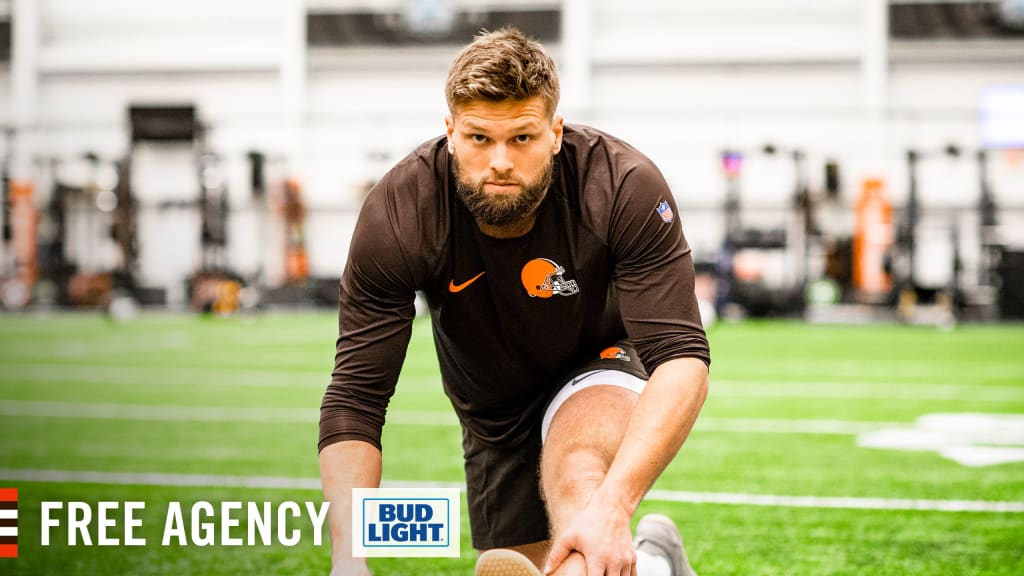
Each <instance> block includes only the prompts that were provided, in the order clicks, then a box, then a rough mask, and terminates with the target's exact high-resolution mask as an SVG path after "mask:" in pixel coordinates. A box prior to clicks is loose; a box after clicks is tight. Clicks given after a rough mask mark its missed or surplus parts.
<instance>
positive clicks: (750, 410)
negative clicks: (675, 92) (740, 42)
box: [0, 313, 1024, 576]
mask: <svg viewBox="0 0 1024 576" xmlns="http://www.w3.org/2000/svg"><path fill="white" fill-rule="evenodd" d="M334 337H335V316H334V314H333V313H322V314H312V313H310V314H288V315H285V314H275V315H266V316H254V317H236V318H226V319H225V318H197V317H194V316H189V315H181V316H174V315H144V316H142V317H140V318H137V319H135V320H133V321H131V322H128V323H122V324H116V323H113V322H110V321H108V320H106V319H104V318H103V317H100V316H94V315H53V316H0V423H2V424H0V488H2V487H16V488H18V490H19V523H18V528H19V557H18V558H16V559H0V574H326V573H327V572H328V567H329V552H328V548H327V547H326V546H323V547H315V546H314V545H313V544H312V542H311V537H309V536H308V535H307V537H306V538H304V539H303V541H302V543H301V544H300V545H298V546H296V547H292V548H288V547H284V546H280V545H275V546H267V547H263V546H256V547H226V546H211V547H198V546H185V547H182V546H174V545H172V546H166V547H165V546H162V545H161V544H160V534H161V531H162V528H163V526H162V522H163V510H164V509H165V508H166V506H167V503H168V502H172V501H180V502H185V503H191V502H194V501H200V500H204V501H209V502H213V503H217V502H220V501H224V500H231V501H257V502H262V501H271V502H280V501H286V500H295V501H306V500H309V501H316V500H318V499H319V493H318V491H317V489H316V486H317V483H318V482H317V480H316V478H317V476H318V472H317V464H316V438H317V416H318V408H319V402H320V397H321V395H322V393H323V389H324V386H325V385H326V383H327V381H328V378H329V373H330V369H331V366H332V362H333V347H334ZM710 338H711V344H712V356H713V359H714V364H713V369H712V383H711V393H710V396H709V398H708V401H707V404H706V405H705V408H704V411H703V412H702V414H701V418H700V420H699V421H698V424H697V427H696V429H695V431H694V432H693V434H692V436H691V437H690V440H689V441H688V442H687V444H686V446H685V447H684V448H683V450H682V452H681V453H680V454H679V456H678V457H677V459H676V460H675V462H674V463H673V464H672V465H671V466H670V468H669V469H668V471H667V472H666V473H665V475H664V476H663V477H662V479H661V480H660V481H659V482H658V483H657V485H656V486H655V488H654V491H653V492H652V494H651V497H650V498H649V499H648V501H646V502H645V503H644V505H643V507H642V509H641V512H646V511H655V510H657V511H661V512H664V513H667V514H669V515H670V516H672V517H673V518H674V519H675V520H676V521H677V523H678V525H679V526H680V529H681V531H682V533H683V535H684V538H686V541H687V548H688V551H689V554H690V558H691V561H692V562H693V564H694V566H695V568H696V569H697V570H698V572H700V573H701V574H702V575H703V576H709V575H726V574H737V575H755V574H763V575H779V574H792V575H814V576H817V575H826V574H850V575H854V574H856V575H860V574H908V575H922V574H942V575H951V574H958V575H959V574H987V575H995V574H1002V575H1007V576H1010V575H1018V576H1019V575H1021V574H1024V429H1022V424H1021V422H1022V420H1021V419H1022V418H1024V326H961V327H958V328H956V329H954V330H947V331H942V330H938V329H935V328H928V327H905V326H871V327H848V326H844V327H829V326H812V325H806V324H800V323H782V322H764V323H753V322H751V323H742V324H720V325H718V326H716V327H715V328H714V329H713V330H712V331H711V333H710ZM965 414H973V415H975V416H972V417H964V416H963V415H965ZM929 415H930V416H929ZM935 415H940V416H935ZM941 415H947V416H941ZM997 416H998V417H997ZM901 431H902V432H901ZM886 434H888V435H889V436H885V435H886ZM901 434H902V435H901ZM907 434H912V435H911V436H908V435H907ZM886 437H895V438H903V441H904V442H906V441H908V440H907V438H911V439H915V441H916V442H917V443H918V446H919V448H920V449H919V450H914V451H908V450H897V449H886V448H879V447H867V446H860V445H859V442H866V441H867V439H869V438H875V439H876V440H878V439H879V438H886ZM922 442H923V443H924V445H921V443H922ZM965 461H966V462H970V463H973V464H975V465H967V464H965V463H964V462H965ZM997 462H1001V463H997ZM978 464H984V465H978ZM85 472H88V473H90V474H82V473H85ZM384 476H385V480H387V481H391V482H392V483H394V484H397V485H401V484H402V483H403V482H405V483H413V482H419V481H439V482H451V483H458V482H461V481H462V464H461V453H460V433H459V430H458V427H457V424H456V421H455V418H454V416H453V415H452V413H451V409H450V407H449V406H448V404H447V401H446V399H445V398H444V396H443V394H442V393H441V389H440V384H439V379H438V374H437V367H436V362H435V360H434V357H433V350H432V341H431V338H430V333H429V326H428V324H427V323H426V322H422V321H421V322H418V323H417V325H416V331H415V334H414V337H413V343H412V346H411V349H410V352H409V355H408V358H407V361H406V365H405V370H404V372H403V375H402V380H401V382H400V384H399V387H398V392H397V394H396V396H395V398H394V400H393V402H392V409H391V411H390V413H389V425H388V426H387V427H386V429H385V437H384ZM273 482H277V483H278V484H283V485H286V486H290V487H284V488H273V487H268V485H269V484H272V483H273ZM188 483H191V484H194V485H191V486H182V485H181V484H188ZM204 483H205V484H218V485H216V486H213V485H204ZM246 486H248V487H246ZM42 501H63V502H68V501H85V502H97V501H143V502H146V512H145V514H144V515H142V517H143V518H144V519H145V520H146V521H145V523H144V529H143V530H142V531H141V535H143V536H145V537H146V538H147V545H146V546H138V547H96V546H93V547H85V546H77V547H68V546H66V543H65V542H63V539H64V538H65V536H64V533H63V532H61V531H54V532H53V537H54V539H55V542H53V545H51V546H49V547H46V548H43V547H41V545H40V538H41V527H40V502H42ZM965 507H967V508H971V507H973V508H978V509H980V510H977V511H949V510H945V509H947V508H951V509H963V508H965ZM463 525H464V526H463V541H462V557H461V558H459V559H450V560H416V559H389V560H373V561H371V567H372V568H373V569H374V571H375V574H376V575H377V576H387V575H433V574H438V575H459V576H465V575H468V574H470V573H471V568H472V565H473V558H474V553H473V551H472V550H471V546H470V544H469V540H468V526H467V522H466V518H465V514H464V515H463Z"/></svg>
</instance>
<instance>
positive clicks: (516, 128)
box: [445, 97, 563, 226]
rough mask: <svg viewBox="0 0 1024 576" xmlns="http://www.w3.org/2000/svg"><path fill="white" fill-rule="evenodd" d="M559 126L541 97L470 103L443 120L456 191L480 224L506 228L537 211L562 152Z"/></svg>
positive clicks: (559, 123) (559, 118) (559, 119)
mask: <svg viewBox="0 0 1024 576" xmlns="http://www.w3.org/2000/svg"><path fill="white" fill-rule="evenodd" d="M562 124H563V120H562V117H561V116H556V117H554V118H552V117H550V116H549V115H548V113H547V111H546V109H545V106H544V101H543V100H541V98H540V97H534V98H529V99H527V100H506V101H503V102H490V101H484V100H478V101H473V102H469V103H467V104H464V105H462V106H460V107H459V108H458V109H457V110H456V111H455V113H454V116H451V115H450V116H448V117H446V118H445V125H446V126H447V129H448V143H449V150H450V151H451V152H452V154H453V155H454V157H455V170H456V180H457V182H458V190H457V191H458V194H459V197H460V198H461V199H462V201H463V202H464V203H465V204H466V207H467V208H469V211H470V212H471V213H472V214H473V216H474V217H475V218H476V219H477V220H478V221H480V222H482V223H484V224H488V225H491V226H507V225H510V224H514V223H516V222H519V221H521V220H523V219H524V218H525V217H527V216H528V215H530V214H531V213H533V211H534V210H536V209H537V207H538V206H539V205H540V203H541V201H542V200H543V199H544V195H545V193H546V192H547V188H548V185H549V184H550V183H551V178H552V172H553V164H554V162H553V157H554V155H555V154H557V153H558V151H559V150H560V149H561V146H562Z"/></svg>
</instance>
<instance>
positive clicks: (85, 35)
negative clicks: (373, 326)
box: [0, 0, 1024, 324]
mask: <svg viewBox="0 0 1024 576" xmlns="http://www.w3.org/2000/svg"><path fill="white" fill-rule="evenodd" d="M505 24H512V25H515V26H518V27H520V28H521V29H523V30H524V31H526V32H527V33H529V34H530V35H532V36H533V37H535V38H537V39H539V40H540V41H542V42H543V43H544V44H545V45H546V46H547V47H548V48H549V50H550V51H551V52H552V54H553V55H554V57H555V59H556V61H557V62H558V65H559V68H560V73H561V78H562V90H563V93H562V102H561V112H562V113H563V114H564V115H565V116H566V119H567V121H569V122H582V123H588V124H592V125H595V126H597V127H599V128H601V129H604V130H606V131H609V132H611V133H613V134H615V135H616V136H619V137H621V138H623V139H625V140H627V141H628V142H630V143H632V144H633V145H635V146H636V147H638V148H639V149H641V150H642V151H644V152H645V153H647V154H648V155H649V156H651V157H652V158H653V159H654V161H655V162H656V163H657V164H658V165H659V166H660V167H661V169H662V171H663V172H664V174H665V176H666V178H667V179H668V181H669V183H670V185H671V186H672V188H673V190H674V193H675V195H676V200H677V202H678V204H679V209H680V212H681V215H680V217H681V218H682V221H683V225H684V229H685V230H686V232H687V235H688V238H689V240H690V243H691V245H692V247H693V251H694V252H693V253H694V257H695V261H696V265H697V269H698V272H699V282H698V290H699V293H700V297H701V299H702V300H703V302H704V304H705V313H706V315H707V316H706V317H707V318H708V320H709V321H710V320H711V319H712V318H713V317H715V316H726V317H730V318H733V317H740V318H741V317H748V316H798V317H801V316H802V317H806V318H809V319H812V320H825V321H858V322H859V321H871V320H892V319H901V320H904V321H909V322H914V323H935V324H946V323H950V322H954V321H957V320H983V321H991V320H997V319H1012V318H1017V319H1019V318H1022V317H1024V226H1022V224H1024V2H1022V1H1021V0H987V1H966V0H942V1H922V0H892V1H886V0H829V1H828V2H806V1H802V0H719V1H717V2H696V1H691V2H672V1H668V0H634V1H632V2H618V1H612V0H594V1H590V2H588V1H586V0H504V1H497V0H495V1H490V0H377V1H373V2H371V1H369V0H305V1H302V0H265V1H261V2H251V1H244V0H175V1H173V2H171V1H166V0H134V1H129V0H90V1H88V2H81V1H78V0H0V60H2V62H0V126H2V127H3V138H2V141H0V158H2V160H3V162H2V166H3V216H2V223H3V244H2V247H0V295H2V299H0V300H2V303H3V306H4V307H5V308H6V309H8V310H24V309H30V310H32V309H51V308H60V309H101V310H107V311H110V312H112V313H115V314H131V313H133V312H134V311H137V310H139V309H142V308H150V307H152V308H161V309H162V308H170V309H173V310H186V309H192V310H205V311H213V312H221V313H231V312H234V311H236V310H245V309H258V308H272V307H275V306H282V307H293V306H301V307H308V306H322V307H328V308H330V307H333V306H334V305H335V299H336V291H337V288H336V286H337V278H338V276H339V275H340V272H341V269H342V268H343V266H344V263H345V258H346V254H347V250H348V242H349V237H350V235H351V232H352V229H353V226H354V222H355V218H356V215H357V213H358V209H359V207H360V204H361V202H362V198H363V197H364V195H365V193H366V192H367V191H368V190H369V188H370V187H371V186H372V185H373V184H374V182H375V181H376V180H378V179H379V178H380V177H381V176H382V175H383V174H384V173H385V172H386V171H387V170H388V169H389V168H390V167H391V166H392V165H393V164H394V163H395V162H396V161H398V160H399V159H400V158H401V157H402V156H404V155H405V154H407V153H408V152H409V151H410V150H411V149H412V148H413V147H415V146H416V145H417V144H418V143H420V142H422V141H423V140H425V139H427V138H430V137H432V136H435V135H438V134H440V133H441V131H442V129H443V116H444V114H445V113H446V111H447V110H446V106H445V101H444V95H443V85H444V80H445V75H446V72H447V67H448V64H449V62H450V60H451V58H452V57H453V55H454V54H455V53H456V52H457V50H458V49H459V47H460V46H462V45H463V44H465V43H466V42H468V41H469V40H470V39H471V38H472V37H473V35H474V34H475V33H476V32H477V31H478V30H480V29H483V28H486V29H494V28H497V27H500V26H502V25H505Z"/></svg>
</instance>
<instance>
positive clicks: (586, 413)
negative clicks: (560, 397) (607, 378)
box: [541, 385, 639, 576]
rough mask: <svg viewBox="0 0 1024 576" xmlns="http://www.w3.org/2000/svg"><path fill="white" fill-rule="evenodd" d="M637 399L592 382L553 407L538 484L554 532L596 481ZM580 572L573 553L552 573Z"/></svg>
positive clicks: (584, 499) (586, 497)
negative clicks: (552, 416) (555, 408)
mask: <svg viewBox="0 0 1024 576" xmlns="http://www.w3.org/2000/svg"><path fill="white" fill-rule="evenodd" d="M638 398H639V395H638V394H637V393H636V392H634V391H632V390H628V389H626V388H622V387H620V386H613V385H596V386H590V387H588V388H584V389H582V390H580V391H578V392H576V393H575V394H573V395H572V396H571V397H569V399H568V400H566V401H565V402H564V403H563V404H562V405H561V406H560V407H559V408H558V411H557V412H556V413H555V415H554V418H553V419H552V421H551V424H550V426H549V428H548V433H547V438H546V440H545V443H544V448H543V451H542V452H541V487H542V490H543V494H544V499H545V502H546V503H547V508H548V516H549V518H550V521H551V531H552V536H553V537H554V536H557V535H558V534H559V533H560V531H561V530H562V529H564V528H565V527H566V526H568V524H569V523H570V522H571V521H572V519H573V518H574V517H575V516H576V514H577V513H579V511H580V510H582V509H583V508H584V507H585V506H586V504H587V502H589V501H590V497H591V496H592V495H593V494H594V492H595V491H596V490H597V488H598V487H599V486H600V485H601V482H602V481H603V480H604V477H605V475H606V474H607V472H608V469H609V467H610V466H611V463H612V460H613V459H614V458H615V453H616V452H617V451H618V448H619V444H621V443H622V438H623V436H624V435H625V433H626V427H627V425H628V424H629V419H630V416H631V415H632V413H633V409H634V408H635V407H636V403H637V399H638ZM585 573H586V567H585V565H584V562H583V557H582V556H580V555H579V554H576V553H574V554H572V555H570V556H569V559H568V560H567V561H566V562H565V563H564V564H563V565H562V568H561V569H560V570H559V571H557V572H556V573H555V574H557V575H558V576H563V575H564V576H576V575H583V574H585Z"/></svg>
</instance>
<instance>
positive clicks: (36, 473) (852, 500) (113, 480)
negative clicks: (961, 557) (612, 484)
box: [0, 469, 1024, 513]
mask: <svg viewBox="0 0 1024 576" xmlns="http://www.w3.org/2000/svg"><path fill="white" fill-rule="evenodd" d="M0 480H5V481H10V482H50V483H59V484H111V485H122V486H165V487H216V488H254V489H275V490H278V489H279V490H320V480H319V479H318V478H288V477H282V476H220V475H210V474H161V473H127V472H94V471H74V470H30V469H0ZM384 486H385V487H394V488H458V489H460V490H465V485H464V484H462V483H461V482H419V481H408V482H404V481H385V482H384ZM646 499H647V500H649V501H657V502H682V503H688V504H730V505H739V506H775V507H782V508H842V509H856V510H921V511H933V512H996V513H1024V502H1013V501H997V500H924V499H917V498H859V497H828V496H780V495H776V494H741V493H731V492H682V491H674V490H651V491H650V492H649V493H648V494H647V497H646Z"/></svg>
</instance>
